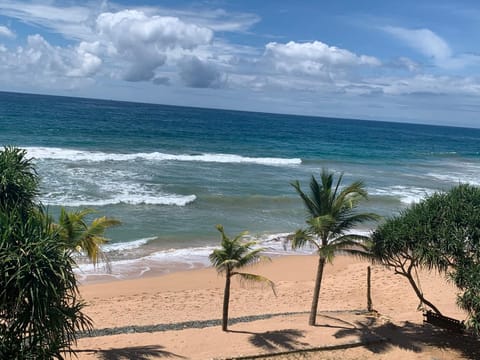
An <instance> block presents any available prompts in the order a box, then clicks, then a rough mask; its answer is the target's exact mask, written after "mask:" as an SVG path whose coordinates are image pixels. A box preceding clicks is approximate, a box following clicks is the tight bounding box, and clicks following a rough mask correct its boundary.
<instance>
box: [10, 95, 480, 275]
mask: <svg viewBox="0 0 480 360" xmlns="http://www.w3.org/2000/svg"><path fill="white" fill-rule="evenodd" d="M0 145H2V146H3V145H15V146H18V147H21V148H24V149H26V150H27V152H28V155H29V156H30V157H32V158H34V162H35V164H36V168H37V171H38V173H39V175H40V177H41V181H42V182H41V197H40V201H41V202H42V203H43V204H44V205H46V206H47V207H48V209H49V211H50V212H51V213H52V214H54V215H55V214H58V213H59V209H60V207H61V206H65V207H67V208H68V209H70V210H76V209H81V208H86V207H87V208H94V209H96V210H97V211H98V212H97V214H96V216H103V215H107V216H110V217H115V218H117V219H119V220H121V221H122V225H121V226H119V227H117V228H113V229H110V230H109V231H108V232H107V236H108V237H109V238H110V239H111V242H110V244H109V245H107V246H105V248H104V251H105V252H106V254H107V255H108V257H109V259H110V262H111V268H112V272H111V273H110V274H106V273H105V269H104V268H103V267H99V268H97V269H94V268H93V266H91V265H90V264H87V263H85V262H84V260H83V259H82V258H80V259H79V260H78V261H79V268H78V269H77V271H78V274H79V276H80V277H81V278H82V279H84V280H87V281H95V279H97V278H101V277H105V276H109V277H115V278H126V277H136V276H141V275H143V274H146V273H149V272H160V273H165V272H169V271H173V270H175V269H185V268H191V267H199V266H207V265H208V257H207V256H208V254H209V253H210V252H211V251H212V249H213V248H214V247H215V246H217V245H218V244H219V241H220V236H219V233H218V231H217V230H216V229H215V225H216V224H222V225H224V227H225V230H226V232H227V234H229V235H232V236H233V235H236V234H237V233H239V232H241V231H244V230H246V231H249V236H250V237H252V238H254V239H256V240H258V241H260V243H261V244H262V246H264V247H266V248H267V250H268V252H269V253H270V254H272V255H278V254H286V253H291V250H288V248H287V249H285V248H284V239H285V236H286V235H287V234H289V233H291V232H293V231H295V230H296V229H298V228H299V227H302V226H303V225H304V223H305V216H306V212H305V210H304V208H303V205H302V202H301V200H300V198H299V197H298V195H297V194H296V193H295V191H294V189H293V187H292V186H291V185H290V183H291V182H292V181H295V180H299V181H300V183H301V184H302V187H303V188H304V189H307V188H308V182H309V179H310V177H311V176H312V175H315V176H316V175H319V174H320V171H321V169H322V168H328V169H329V170H332V171H335V172H336V173H344V184H348V183H350V182H352V181H354V180H359V179H360V180H363V181H364V182H365V185H366V187H367V189H368V192H369V195H370V197H369V200H368V201H367V202H365V203H364V204H363V205H362V208H361V210H364V211H374V212H376V213H378V214H380V215H382V216H385V217H388V216H392V215H394V214H397V213H398V212H399V211H401V210H402V209H404V208H405V207H407V206H408V205H409V204H411V203H412V202H416V201H419V200H421V199H422V198H424V197H425V196H428V195H429V194H432V193H433V192H435V191H439V190H447V189H449V188H450V187H451V186H453V185H456V184H459V183H467V182H468V183H471V184H474V185H480V130H479V129H465V128H455V127H439V126H427V125H413V124H404V123H389V122H380V121H359V120H349V119H334V118H320V117H306V116H294V115H277V114H266V113H252V112H239V111H228V110H214V109H200V108H190V107H177V106H164V105H152V104H143V103H129V102H117V101H106V100H93V99H83V98H69V97H55V96H43V95H29V94H16V93H5V92H0ZM373 226H374V224H366V225H365V226H364V227H363V228H360V229H358V231H361V232H364V233H367V232H369V231H370V230H371V229H372V227H373ZM309 251H311V249H305V250H304V252H309Z"/></svg>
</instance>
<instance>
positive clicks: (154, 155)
mask: <svg viewBox="0 0 480 360" xmlns="http://www.w3.org/2000/svg"><path fill="white" fill-rule="evenodd" d="M25 149H26V150H27V153H28V155H29V156H32V157H33V158H35V159H39V160H47V159H48V160H69V161H88V162H103V161H132V160H139V159H140V160H148V161H197V162H214V163H234V164H242V163H246V164H259V165H271V166H288V165H300V164H301V163H302V160H301V159H298V158H291V159H287V158H272V157H249V156H241V155H235V154H210V153H204V154H167V153H161V152H151V153H141V152H140V153H131V154H121V153H105V152H100V151H84V150H73V149H63V148H50V147H26V148H25Z"/></svg>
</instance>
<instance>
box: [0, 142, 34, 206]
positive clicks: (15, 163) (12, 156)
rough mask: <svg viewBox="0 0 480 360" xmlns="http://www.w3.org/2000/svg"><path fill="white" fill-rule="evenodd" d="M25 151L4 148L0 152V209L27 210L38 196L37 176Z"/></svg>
mask: <svg viewBox="0 0 480 360" xmlns="http://www.w3.org/2000/svg"><path fill="white" fill-rule="evenodd" d="M26 155H27V153H26V151H25V150H22V149H18V148H15V147H4V149H3V151H1V152H0V209H3V210H7V209H12V208H17V209H22V210H23V209H27V208H30V207H31V206H33V205H34V202H35V197H36V196H37V195H38V183H39V179H38V175H37V173H36V171H35V168H34V166H33V163H32V160H31V159H29V158H27V157H26Z"/></svg>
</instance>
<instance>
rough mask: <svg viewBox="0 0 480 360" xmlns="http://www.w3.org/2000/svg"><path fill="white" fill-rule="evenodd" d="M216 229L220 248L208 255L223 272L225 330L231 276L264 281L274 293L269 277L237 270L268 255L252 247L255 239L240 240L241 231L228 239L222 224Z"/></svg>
mask: <svg viewBox="0 0 480 360" xmlns="http://www.w3.org/2000/svg"><path fill="white" fill-rule="evenodd" d="M217 230H218V231H219V232H220V234H222V243H221V248H219V249H215V250H214V251H213V252H212V253H211V254H210V256H209V258H210V261H211V263H212V265H213V266H215V268H216V269H217V271H218V272H219V273H222V274H225V292H224V294H223V313H222V330H223V331H227V326H228V305H229V302H230V282H231V278H232V277H233V276H235V275H238V276H239V277H240V278H241V279H242V280H245V281H247V282H261V283H266V284H268V285H270V286H271V287H272V290H273V291H274V293H275V290H274V286H273V282H272V281H270V280H269V279H267V278H265V277H263V276H260V275H255V274H249V273H244V272H239V271H237V270H238V269H241V268H243V267H245V266H248V265H252V264H255V263H257V262H259V261H260V260H262V259H268V257H265V256H262V255H261V252H262V251H263V250H264V249H263V248H255V249H252V247H253V246H255V245H256V244H257V243H256V242H255V241H248V242H242V241H241V238H242V237H243V236H245V234H246V233H241V234H239V235H237V236H236V237H235V238H233V239H230V238H229V237H228V236H227V235H225V232H224V230H223V226H221V225H217Z"/></svg>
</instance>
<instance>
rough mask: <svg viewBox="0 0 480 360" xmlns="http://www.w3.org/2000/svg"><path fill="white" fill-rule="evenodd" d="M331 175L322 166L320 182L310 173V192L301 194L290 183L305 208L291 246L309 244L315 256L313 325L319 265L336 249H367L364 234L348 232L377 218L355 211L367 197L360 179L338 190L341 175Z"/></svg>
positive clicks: (297, 185) (357, 251)
mask: <svg viewBox="0 0 480 360" xmlns="http://www.w3.org/2000/svg"><path fill="white" fill-rule="evenodd" d="M333 177H334V174H333V173H331V172H329V171H328V170H326V169H323V170H322V172H321V175H320V181H321V182H320V183H318V182H317V180H316V179H315V177H314V176H312V179H311V180H310V191H311V192H310V195H307V194H305V193H304V192H303V191H302V190H301V188H300V183H299V182H298V181H295V182H293V183H292V186H293V187H294V188H295V190H296V191H297V193H298V194H299V195H300V197H301V198H302V200H303V203H304V205H305V207H306V208H307V211H308V219H307V220H306V223H307V225H308V226H307V228H306V229H300V230H297V231H296V232H295V234H293V235H292V237H291V240H292V248H293V249H297V248H301V247H304V246H306V245H310V246H313V247H314V248H315V249H316V251H317V254H318V256H319V259H318V267H317V275H316V279H315V288H314V291H313V300H312V308H311V311H310V318H309V321H308V323H309V325H315V322H316V316H317V308H318V299H319V296H320V287H321V284H322V277H323V268H324V266H325V263H326V261H329V262H332V261H333V258H334V256H335V254H336V252H338V251H344V252H347V253H351V254H357V255H361V254H364V253H365V252H364V251H366V250H367V249H366V247H365V246H366V245H365V242H366V241H367V240H368V239H369V238H368V237H367V236H362V235H356V234H352V233H348V231H350V230H351V229H352V228H353V227H354V226H355V225H357V224H360V223H363V222H366V221H374V220H378V215H376V214H373V213H357V212H356V211H355V210H356V208H357V206H358V204H359V203H360V201H361V200H365V199H366V198H367V195H368V194H367V191H366V190H365V188H364V185H363V182H361V181H355V182H353V183H352V184H350V185H348V186H346V187H344V188H343V189H340V184H341V182H342V178H343V174H340V176H339V177H338V180H337V182H336V184H335V186H334V185H333V183H334V179H333Z"/></svg>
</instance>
